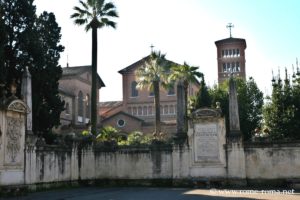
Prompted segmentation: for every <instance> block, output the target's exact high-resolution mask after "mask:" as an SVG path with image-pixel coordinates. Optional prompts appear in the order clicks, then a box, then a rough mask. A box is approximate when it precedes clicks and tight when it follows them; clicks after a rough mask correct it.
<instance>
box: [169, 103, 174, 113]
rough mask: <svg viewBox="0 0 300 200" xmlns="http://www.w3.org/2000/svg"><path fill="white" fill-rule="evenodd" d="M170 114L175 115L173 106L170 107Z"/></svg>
mask: <svg viewBox="0 0 300 200" xmlns="http://www.w3.org/2000/svg"><path fill="white" fill-rule="evenodd" d="M170 114H175V109H174V105H170Z"/></svg>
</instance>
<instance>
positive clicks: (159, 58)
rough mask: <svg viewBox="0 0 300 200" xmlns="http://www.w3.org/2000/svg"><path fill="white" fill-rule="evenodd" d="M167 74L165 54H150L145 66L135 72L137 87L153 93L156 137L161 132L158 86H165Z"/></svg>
mask: <svg viewBox="0 0 300 200" xmlns="http://www.w3.org/2000/svg"><path fill="white" fill-rule="evenodd" d="M167 74H168V69H167V61H166V59H165V54H161V53H160V52H152V53H151V54H150V57H149V58H148V60H146V62H145V65H143V66H142V67H140V68H138V69H137V71H136V76H137V87H138V88H148V90H149V91H153V93H154V107H155V132H154V134H155V135H156V136H158V134H159V133H160V131H161V125H160V94H159V92H160V89H159V88H160V85H163V86H165V83H166V80H167V78H166V75H167Z"/></svg>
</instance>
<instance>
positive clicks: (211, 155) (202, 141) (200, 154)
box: [194, 124, 220, 162]
mask: <svg viewBox="0 0 300 200" xmlns="http://www.w3.org/2000/svg"><path fill="white" fill-rule="evenodd" d="M194 141H195V147H196V148H195V162H207V161H212V162H217V161H219V160H220V154H219V140H218V132H217V125H216V124H205V125H202V124H197V125H196V127H195V140H194Z"/></svg>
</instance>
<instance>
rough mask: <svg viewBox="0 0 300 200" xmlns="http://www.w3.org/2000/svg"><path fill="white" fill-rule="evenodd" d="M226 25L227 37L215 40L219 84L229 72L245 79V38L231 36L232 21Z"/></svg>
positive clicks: (228, 75)
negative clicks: (228, 34)
mask: <svg viewBox="0 0 300 200" xmlns="http://www.w3.org/2000/svg"><path fill="white" fill-rule="evenodd" d="M226 27H227V28H228V29H229V33H230V36H229V38H226V39H222V40H218V41H216V42H215V44H216V47H217V60H218V83H219V84H220V83H222V82H223V81H224V80H226V79H228V78H229V77H230V74H232V75H233V76H237V77H241V78H243V79H246V59H245V49H246V47H247V44H246V40H245V39H242V38H234V37H232V33H231V31H232V30H231V29H232V28H233V27H234V26H233V24H232V23H229V24H228V25H227V26H226Z"/></svg>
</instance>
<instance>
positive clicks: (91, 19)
mask: <svg viewBox="0 0 300 200" xmlns="http://www.w3.org/2000/svg"><path fill="white" fill-rule="evenodd" d="M79 3H80V4H81V6H82V8H80V7H78V6H75V7H74V10H75V13H74V14H72V15H71V18H74V23H75V24H76V25H85V30H86V31H89V30H90V29H92V89H91V101H92V103H91V110H92V112H91V125H92V130H91V131H92V133H93V134H96V131H97V127H96V126H97V81H96V80H97V30H98V28H99V29H100V28H103V27H105V26H108V27H112V28H116V23H115V22H114V21H112V20H111V19H112V18H116V17H118V13H117V11H116V7H115V5H114V4H113V3H111V2H108V3H107V2H106V1H105V0H86V2H83V1H79Z"/></svg>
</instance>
